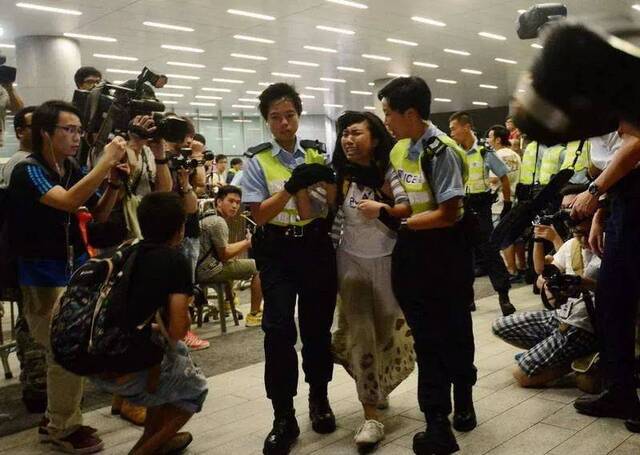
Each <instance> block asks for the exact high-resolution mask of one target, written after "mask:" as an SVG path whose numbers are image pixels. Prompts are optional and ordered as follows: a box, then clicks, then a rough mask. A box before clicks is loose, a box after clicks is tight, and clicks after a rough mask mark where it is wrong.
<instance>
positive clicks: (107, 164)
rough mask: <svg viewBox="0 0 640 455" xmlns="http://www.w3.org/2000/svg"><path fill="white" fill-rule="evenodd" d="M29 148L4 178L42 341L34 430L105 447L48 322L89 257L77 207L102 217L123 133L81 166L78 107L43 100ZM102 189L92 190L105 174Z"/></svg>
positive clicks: (63, 441)
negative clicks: (42, 385)
mask: <svg viewBox="0 0 640 455" xmlns="http://www.w3.org/2000/svg"><path fill="white" fill-rule="evenodd" d="M31 131H32V134H31V138H32V143H33V147H32V150H33V153H32V154H31V155H30V156H29V157H27V158H26V159H24V160H23V161H22V162H20V163H18V165H17V166H16V167H15V169H14V170H13V172H12V174H11V183H10V185H9V200H10V207H9V214H8V217H7V219H8V220H9V240H10V244H11V246H12V247H13V249H14V253H15V256H16V258H17V264H18V284H19V285H20V291H21V293H22V299H23V307H24V316H25V318H26V320H27V323H28V325H29V328H30V330H31V333H32V335H33V337H34V339H35V340H36V341H37V342H38V343H40V344H42V345H43V346H44V347H45V349H47V390H48V400H47V412H46V414H45V417H44V418H43V420H42V421H41V423H40V425H39V428H38V434H39V437H40V440H41V441H42V442H50V443H52V445H54V446H55V448H56V449H58V450H62V451H65V452H67V453H92V452H96V451H99V450H101V449H102V441H101V440H100V439H99V438H97V437H96V436H95V431H96V430H95V429H92V428H90V427H86V426H83V425H82V413H81V411H80V402H81V400H82V388H83V381H82V378H81V377H79V376H75V375H73V374H71V373H70V372H68V371H66V370H64V369H63V368H62V367H61V366H60V365H58V364H57V363H56V362H55V360H54V358H53V356H52V355H51V352H50V342H49V323H50V319H51V312H52V309H53V306H54V304H55V302H56V301H57V300H58V298H59V297H60V296H61V295H62V293H63V292H64V290H65V286H66V285H67V283H68V282H69V279H70V277H71V274H72V273H73V271H74V270H75V269H76V268H77V267H78V266H80V265H81V264H82V263H83V262H84V261H86V260H87V259H88V255H87V251H86V249H85V246H84V243H83V242H82V239H81V236H80V229H79V227H78V221H77V218H76V216H75V212H76V211H77V210H78V208H79V207H81V206H87V207H88V208H89V209H90V210H91V213H92V214H93V218H94V219H95V220H96V221H99V222H100V221H105V220H106V218H107V217H108V215H109V212H110V211H111V209H112V208H113V204H114V203H115V202H116V199H117V195H118V190H119V188H120V187H121V186H122V183H121V182H120V176H119V173H118V172H117V171H118V169H119V168H121V166H122V165H120V162H121V160H122V158H123V157H124V155H125V141H124V139H122V138H121V137H116V138H115V139H114V140H113V141H112V142H111V143H109V144H108V145H107V146H106V147H105V149H104V153H103V154H102V157H101V158H100V160H99V161H98V162H97V164H96V165H95V166H94V168H93V169H92V170H91V171H90V172H89V173H88V174H84V173H83V171H82V170H81V169H80V167H79V166H77V164H76V163H75V161H73V160H72V159H71V158H72V157H74V156H75V155H76V153H77V152H78V149H79V147H80V139H81V137H82V136H83V134H84V131H83V129H82V126H81V123H80V114H79V112H78V111H77V109H76V108H75V107H74V106H72V105H70V104H68V103H65V102H63V101H48V102H46V103H43V104H42V105H41V106H40V107H38V108H37V109H36V110H35V111H34V112H33V115H32V124H31ZM105 178H106V179H107V181H108V185H107V187H106V190H105V192H104V194H102V195H100V194H98V193H97V190H98V187H99V186H100V185H101V184H102V182H103V181H104V180H105Z"/></svg>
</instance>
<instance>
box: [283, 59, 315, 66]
mask: <svg viewBox="0 0 640 455" xmlns="http://www.w3.org/2000/svg"><path fill="white" fill-rule="evenodd" d="M289 63H290V64H291V65H298V66H313V67H318V66H320V65H318V64H317V63H313V62H303V61H300V60H289Z"/></svg>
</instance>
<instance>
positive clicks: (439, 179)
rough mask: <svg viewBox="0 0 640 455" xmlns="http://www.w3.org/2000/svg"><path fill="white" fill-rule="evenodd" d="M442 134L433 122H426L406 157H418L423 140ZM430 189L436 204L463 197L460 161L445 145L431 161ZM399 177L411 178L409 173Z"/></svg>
mask: <svg viewBox="0 0 640 455" xmlns="http://www.w3.org/2000/svg"><path fill="white" fill-rule="evenodd" d="M440 135H444V133H443V132H442V131H440V130H439V129H438V127H436V126H435V125H434V124H433V123H431V122H428V127H427V130H426V131H425V132H424V134H423V135H422V137H421V138H420V139H418V141H417V142H415V143H414V142H413V141H412V143H411V146H410V147H409V154H408V158H409V159H410V160H412V161H415V160H418V159H420V156H421V154H422V153H423V145H422V144H423V141H427V140H429V139H431V138H432V137H433V136H440ZM432 171H433V172H432V176H431V180H430V182H429V183H430V185H431V186H432V188H431V191H432V192H433V196H434V198H435V200H436V202H437V203H438V204H442V203H443V202H446V201H448V200H449V199H453V198H454V197H464V195H465V185H464V181H463V179H462V163H461V162H460V158H459V157H458V155H457V153H456V152H454V151H453V150H451V149H450V148H449V147H447V148H446V149H445V150H444V152H442V153H440V154H439V155H434V157H433V161H432ZM400 178H401V179H402V178H411V175H410V174H404V175H402V176H400Z"/></svg>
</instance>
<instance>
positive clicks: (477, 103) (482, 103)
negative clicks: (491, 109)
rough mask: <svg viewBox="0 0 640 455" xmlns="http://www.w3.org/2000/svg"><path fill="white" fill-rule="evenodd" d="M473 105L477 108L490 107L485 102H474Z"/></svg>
mask: <svg viewBox="0 0 640 455" xmlns="http://www.w3.org/2000/svg"><path fill="white" fill-rule="evenodd" d="M471 104H473V105H475V106H488V105H489V103H487V102H485V101H473V102H472V103H471Z"/></svg>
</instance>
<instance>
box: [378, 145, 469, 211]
mask: <svg viewBox="0 0 640 455" xmlns="http://www.w3.org/2000/svg"><path fill="white" fill-rule="evenodd" d="M436 137H437V139H438V140H440V142H441V143H442V144H444V145H446V146H448V147H450V148H451V149H452V150H453V151H455V152H456V153H457V154H458V156H459V157H460V160H461V162H462V179H463V182H464V183H465V184H466V182H467V177H468V166H467V157H466V153H465V152H464V150H462V149H461V148H460V147H459V146H458V144H456V143H455V142H454V140H453V139H451V138H450V137H449V136H447V135H446V134H441V135H438V136H436ZM410 147H411V139H401V140H399V141H398V142H397V143H396V145H395V146H394V147H393V149H392V150H391V154H390V156H389V159H390V161H391V166H392V167H393V169H394V170H395V171H396V172H397V173H398V178H399V179H400V184H401V185H402V187H403V188H404V190H405V192H406V193H407V195H408V196H409V202H410V204H411V210H412V212H413V214H414V215H415V214H416V213H422V212H426V211H427V210H435V209H436V208H437V207H438V203H437V202H436V200H435V198H434V196H433V190H432V189H431V187H430V185H429V182H428V181H427V180H426V179H425V178H424V173H423V172H422V163H421V161H422V159H421V158H422V154H423V153H424V152H421V153H420V157H419V158H418V159H417V160H415V161H414V160H411V159H409V148H410Z"/></svg>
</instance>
